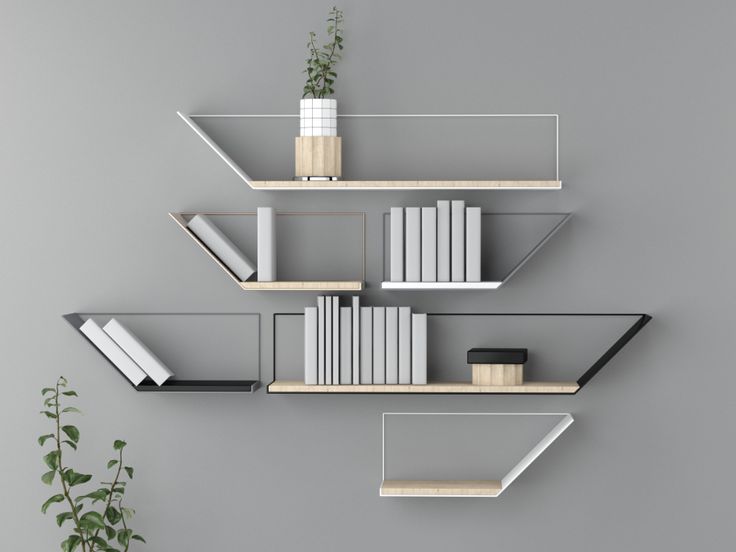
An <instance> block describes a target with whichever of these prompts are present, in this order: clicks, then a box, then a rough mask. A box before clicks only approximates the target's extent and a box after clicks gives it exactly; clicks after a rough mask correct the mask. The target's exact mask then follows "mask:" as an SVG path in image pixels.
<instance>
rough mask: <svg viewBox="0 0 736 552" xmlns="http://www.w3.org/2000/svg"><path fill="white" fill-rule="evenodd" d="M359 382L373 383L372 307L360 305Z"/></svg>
mask: <svg viewBox="0 0 736 552" xmlns="http://www.w3.org/2000/svg"><path fill="white" fill-rule="evenodd" d="M360 383H373V308H372V307H360Z"/></svg>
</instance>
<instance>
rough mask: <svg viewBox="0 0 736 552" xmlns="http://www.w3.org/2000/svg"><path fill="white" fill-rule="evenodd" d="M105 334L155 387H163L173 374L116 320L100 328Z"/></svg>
mask: <svg viewBox="0 0 736 552" xmlns="http://www.w3.org/2000/svg"><path fill="white" fill-rule="evenodd" d="M102 329H103V330H105V333H106V334H107V335H109V336H110V337H111V338H112V339H113V340H114V341H115V343H117V344H118V345H119V346H120V348H121V349H122V350H123V351H125V353H126V354H127V355H128V356H129V357H130V358H132V359H133V361H134V362H135V363H136V364H137V365H138V366H140V367H141V368H142V369H143V371H144V372H145V373H146V374H148V376H149V377H150V378H151V379H152V380H153V381H155V382H156V385H159V386H160V385H163V384H164V382H165V381H166V380H167V379H169V378H170V377H171V376H173V375H174V373H173V372H172V371H171V370H169V369H168V368H167V366H166V365H165V364H164V363H163V362H161V359H159V358H158V357H157V356H156V355H155V354H153V352H152V351H151V350H150V349H149V348H148V347H146V346H145V345H144V343H143V342H142V341H141V340H140V339H138V337H136V335H135V334H134V333H133V332H131V331H130V330H129V329H128V328H126V327H125V326H123V325H122V324H121V323H120V322H118V321H117V320H116V319H114V318H113V319H111V320H110V321H109V322H108V323H107V324H105V325H104V326H103V327H102Z"/></svg>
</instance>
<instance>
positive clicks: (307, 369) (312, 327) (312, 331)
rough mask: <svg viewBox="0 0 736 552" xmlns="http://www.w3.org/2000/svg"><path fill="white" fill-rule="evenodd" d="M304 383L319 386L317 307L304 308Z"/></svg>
mask: <svg viewBox="0 0 736 552" xmlns="http://www.w3.org/2000/svg"><path fill="white" fill-rule="evenodd" d="M304 383H306V384H307V385H317V307H305V308H304Z"/></svg>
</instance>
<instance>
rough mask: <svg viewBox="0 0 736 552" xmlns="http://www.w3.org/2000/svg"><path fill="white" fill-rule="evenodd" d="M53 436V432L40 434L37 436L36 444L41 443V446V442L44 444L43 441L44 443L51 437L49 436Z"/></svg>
mask: <svg viewBox="0 0 736 552" xmlns="http://www.w3.org/2000/svg"><path fill="white" fill-rule="evenodd" d="M53 437H54V434H53V433H47V434H46V435H41V436H40V437H39V438H38V444H39V445H41V446H43V444H44V443H45V442H46V441H48V440H49V439H51V438H53Z"/></svg>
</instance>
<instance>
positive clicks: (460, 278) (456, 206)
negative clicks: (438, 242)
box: [450, 200, 465, 282]
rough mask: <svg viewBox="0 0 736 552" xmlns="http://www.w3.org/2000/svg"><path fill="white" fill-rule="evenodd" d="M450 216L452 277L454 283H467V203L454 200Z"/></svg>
mask: <svg viewBox="0 0 736 552" xmlns="http://www.w3.org/2000/svg"><path fill="white" fill-rule="evenodd" d="M451 210H452V213H451V215H450V259H451V262H450V276H451V281H453V282H464V281H465V202H464V201H462V200H459V201H457V200H453V201H452V204H451Z"/></svg>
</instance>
